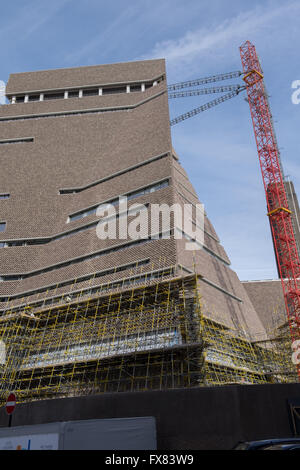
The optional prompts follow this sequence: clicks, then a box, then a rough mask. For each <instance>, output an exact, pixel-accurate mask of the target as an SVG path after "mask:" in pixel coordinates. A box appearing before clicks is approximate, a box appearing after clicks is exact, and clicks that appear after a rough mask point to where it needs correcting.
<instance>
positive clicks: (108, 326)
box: [0, 60, 269, 399]
mask: <svg viewBox="0 0 300 470" xmlns="http://www.w3.org/2000/svg"><path fill="white" fill-rule="evenodd" d="M6 95H7V98H8V99H9V101H10V104H8V105H3V106H1V107H0V129H1V133H0V159H1V163H2V168H3V170H2V172H1V174H0V213H1V220H0V230H1V231H0V259H1V264H0V280H1V282H0V315H1V317H0V327H1V335H2V336H1V337H2V348H3V350H4V353H3V354H2V360H1V361H0V366H1V370H2V379H1V390H2V391H3V393H4V392H5V391H6V390H7V389H12V388H13V389H15V390H17V391H18V393H19V395H20V396H22V397H23V399H28V398H30V399H31V398H40V397H43V396H53V395H54V396H59V395H63V396H65V395H70V394H75V395H76V394H80V393H96V392H101V391H109V390H110V391H124V390H145V389H149V388H153V389H163V388H172V387H173V388H174V387H186V386H199V385H203V384H205V383H207V380H208V382H209V383H215V382H218V380H217V379H216V377H217V376H218V377H220V380H219V382H220V383H224V382H226V381H228V382H238V383H239V382H245V381H246V382H247V383H256V382H264V381H268V380H269V379H268V376H267V375H266V371H265V369H264V367H263V366H262V363H261V362H260V360H259V357H258V356H259V353H258V352H255V351H254V352H253V346H252V342H253V341H255V340H257V338H259V339H260V340H262V341H263V340H265V339H266V338H267V335H266V331H265V328H264V325H263V323H262V322H261V320H260V319H259V317H258V315H257V313H256V311H255V309H254V307H253V304H252V303H251V301H250V299H249V297H248V295H247V292H246V290H245V289H244V287H243V285H242V283H241V282H240V281H239V279H238V277H237V275H236V273H235V272H234V271H233V270H232V269H231V268H230V260H229V259H228V256H227V254H226V252H225V250H224V248H223V246H222V245H221V243H220V240H219V238H218V236H217V234H216V232H215V230H214V228H213V225H212V224H211V222H210V220H209V219H208V217H207V215H206V214H205V225H204V246H203V248H202V249H201V250H196V251H195V252H191V251H187V250H186V249H185V243H186V238H184V237H183V239H181V240H179V239H176V238H175V237H174V230H175V229H176V227H174V226H173V227H172V232H171V237H170V238H169V239H167V238H165V237H164V232H163V230H162V228H161V227H159V230H158V232H157V234H156V237H155V238H154V239H153V238H151V237H148V238H147V237H146V236H145V234H142V238H140V239H136V240H133V239H130V237H127V238H126V237H125V238H124V237H123V238H122V237H120V236H119V237H117V239H115V240H111V239H108V240H101V239H99V237H98V236H97V233H96V227H97V224H98V222H99V216H98V215H97V208H98V206H99V205H100V204H108V203H109V204H111V205H112V206H113V207H115V209H116V213H117V220H118V221H119V222H120V221H121V220H122V218H123V217H124V216H125V215H127V216H128V221H129V222H130V221H131V220H133V219H134V216H135V214H134V213H133V212H130V204H133V203H134V204H143V205H144V207H145V208H146V209H148V208H149V207H150V206H151V205H152V204H162V203H164V204H168V205H169V206H171V205H172V204H174V203H179V204H180V205H183V204H191V205H192V206H195V205H196V204H197V203H198V202H199V199H198V196H197V194H196V192H195V190H194V188H193V187H192V185H191V183H190V181H189V178H188V176H187V174H186V173H185V171H184V169H183V168H182V166H181V164H180V162H179V159H178V156H177V155H176V153H175V151H174V150H173V148H172V141H171V133H170V125H169V108H168V96H167V79H166V71H165V62H164V60H150V61H140V62H131V63H121V64H112V65H100V66H92V67H80V68H73V69H58V70H49V71H39V72H29V73H20V74H12V75H11V76H10V78H9V81H8V84H7V88H6ZM119 196H127V198H128V202H129V206H128V210H126V211H125V212H124V211H123V210H120V206H119ZM204 202H205V201H204ZM192 217H193V216H192ZM183 235H185V234H183ZM204 331H206V332H207V334H208V339H207V341H204V339H203V333H204ZM218 337H219V338H221V337H222V341H223V343H222V341H221V343H218V344H219V346H218V347H217V346H216V344H217V343H215V344H213V338H218ZM225 343H226V348H228V352H227V353H226V354H225V356H226V357H225V356H224V347H225V346H224V345H225ZM218 348H219V350H218V351H217V349H218ZM226 348H225V349H226ZM220 351H223V355H222V354H221V352H220ZM237 351H239V352H238V354H237V353H236V352H237ZM247 354H248V356H247ZM249 354H250V356H251V360H249ZM247 357H248V360H247ZM247 361H248V362H247ZM251 364H252V365H251ZM212 368H214V373H212ZM208 369H209V372H208V373H207V375H206V372H207V370H208ZM205 371H206V372H205ZM226 371H227V372H226ZM218 374H219V375H218ZM205 377H210V378H209V379H206V378H205ZM213 377H214V378H213Z"/></svg>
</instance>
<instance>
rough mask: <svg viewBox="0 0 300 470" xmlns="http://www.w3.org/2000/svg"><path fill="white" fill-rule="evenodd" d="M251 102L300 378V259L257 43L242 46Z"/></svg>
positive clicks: (246, 82)
mask: <svg viewBox="0 0 300 470" xmlns="http://www.w3.org/2000/svg"><path fill="white" fill-rule="evenodd" d="M240 55H241V60H242V65H243V72H244V77H243V80H244V81H245V84H246V90H247V95H248V102H249V106H250V112H251V117H252V123H253V129H254V134H255V140H256V145H257V151H258V156H259V163H260V168H261V173H262V178H263V183H264V189H265V193H266V200H267V208H268V216H269V220H270V227H271V232H272V237H273V242H274V249H275V254H276V259H277V264H278V270H279V275H280V278H281V284H282V289H283V295H284V301H285V306H286V312H287V317H288V323H289V328H290V333H291V338H292V348H293V350H294V354H293V356H295V357H294V358H293V362H294V364H295V365H297V372H298V377H299V379H300V360H299V356H300V262H299V257H298V251H297V246H296V241H295V237H294V231H293V226H292V217H291V211H290V209H289V207H288V202H287V195H286V191H285V186H284V178H283V174H282V169H281V162H280V155H279V151H278V146H277V141H276V136H275V132H274V128H273V123H272V115H271V111H270V107H269V102H268V97H267V93H266V89H265V85H264V80H263V72H262V69H261V66H260V62H259V59H258V56H257V53H256V50H255V46H254V45H253V44H251V43H250V42H249V41H246V42H245V43H244V44H243V45H242V46H241V47H240Z"/></svg>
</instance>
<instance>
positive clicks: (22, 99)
mask: <svg viewBox="0 0 300 470" xmlns="http://www.w3.org/2000/svg"><path fill="white" fill-rule="evenodd" d="M24 98H25V97H24V96H17V97H16V103H24Z"/></svg>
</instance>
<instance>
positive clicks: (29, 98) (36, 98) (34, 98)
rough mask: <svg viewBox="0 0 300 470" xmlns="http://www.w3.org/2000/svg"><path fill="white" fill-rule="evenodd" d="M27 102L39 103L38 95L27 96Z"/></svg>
mask: <svg viewBox="0 0 300 470" xmlns="http://www.w3.org/2000/svg"><path fill="white" fill-rule="evenodd" d="M28 100H29V101H40V95H29V97H28Z"/></svg>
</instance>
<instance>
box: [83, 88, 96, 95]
mask: <svg viewBox="0 0 300 470" xmlns="http://www.w3.org/2000/svg"><path fill="white" fill-rule="evenodd" d="M82 94H83V96H97V95H99V89H98V88H88V89H87V90H83V93H82Z"/></svg>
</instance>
